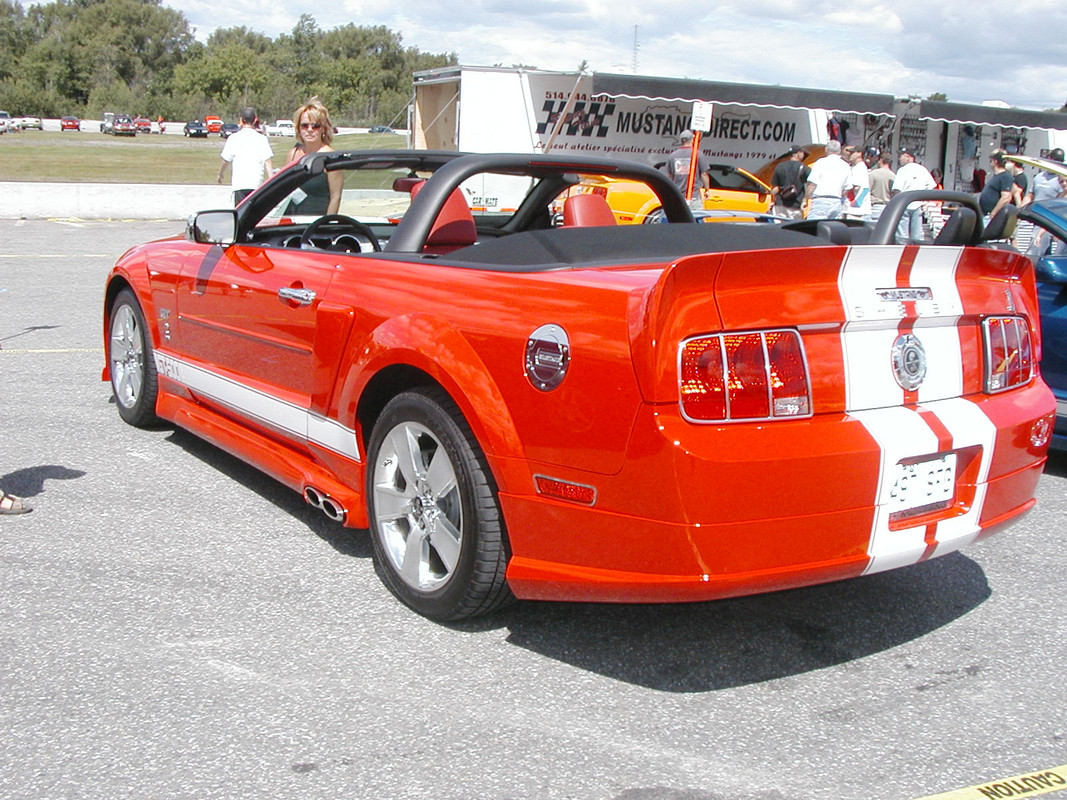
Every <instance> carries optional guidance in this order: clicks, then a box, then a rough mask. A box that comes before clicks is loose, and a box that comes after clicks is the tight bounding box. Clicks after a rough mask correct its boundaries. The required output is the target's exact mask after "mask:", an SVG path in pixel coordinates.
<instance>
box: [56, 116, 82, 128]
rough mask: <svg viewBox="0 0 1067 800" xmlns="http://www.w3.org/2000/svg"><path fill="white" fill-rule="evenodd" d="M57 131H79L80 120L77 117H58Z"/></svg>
mask: <svg viewBox="0 0 1067 800" xmlns="http://www.w3.org/2000/svg"><path fill="white" fill-rule="evenodd" d="M59 129H60V130H61V131H79V130H81V120H79V119H78V118H77V117H60V118H59Z"/></svg>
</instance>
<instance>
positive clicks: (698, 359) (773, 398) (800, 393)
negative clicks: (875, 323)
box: [679, 331, 811, 422]
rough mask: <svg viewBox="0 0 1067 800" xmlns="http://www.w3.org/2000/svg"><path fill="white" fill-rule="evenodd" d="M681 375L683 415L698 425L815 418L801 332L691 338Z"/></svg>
mask: <svg viewBox="0 0 1067 800" xmlns="http://www.w3.org/2000/svg"><path fill="white" fill-rule="evenodd" d="M679 373H680V386H679V390H680V396H681V409H682V415H683V416H684V417H685V418H686V419H688V420H691V421H693V422H736V421H742V420H745V421H748V420H761V419H786V418H788V419H796V418H797V417H808V416H811V390H810V388H809V386H810V384H809V382H808V366H807V360H806V359H805V357H804V348H803V346H802V344H801V341H800V335H799V334H798V333H797V332H796V331H756V332H752V333H723V334H716V335H713V336H698V337H696V338H693V339H688V340H686V341H685V342H683V343H682V348H681V356H680V364H679Z"/></svg>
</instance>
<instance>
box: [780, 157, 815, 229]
mask: <svg viewBox="0 0 1067 800" xmlns="http://www.w3.org/2000/svg"><path fill="white" fill-rule="evenodd" d="M807 157H808V151H807V150H805V149H804V148H803V147H797V146H796V145H794V146H793V147H790V148H789V158H787V159H786V160H784V161H780V162H779V163H778V165H777V166H775V168H774V174H773V175H772V176H771V196H773V197H774V214H775V216H779V217H786V218H788V219H801V218H802V217H803V216H804V211H803V208H804V185H805V184H806V183H807V181H808V173H809V172H810V171H811V170H810V169H809V167H808V165H807V164H805V163H804V159H805V158H807ZM783 189H784V190H785V191H784V194H783Z"/></svg>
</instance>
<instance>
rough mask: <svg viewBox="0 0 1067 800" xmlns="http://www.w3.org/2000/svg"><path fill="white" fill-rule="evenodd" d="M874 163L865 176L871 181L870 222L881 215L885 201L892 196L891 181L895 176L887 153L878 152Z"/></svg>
mask: <svg viewBox="0 0 1067 800" xmlns="http://www.w3.org/2000/svg"><path fill="white" fill-rule="evenodd" d="M875 164H876V166H875V168H874V169H872V170H871V171H870V173H869V174H868V176H867V177H868V179H869V180H870V183H871V221H872V222H876V221H877V220H878V218H879V217H881V216H882V212H883V211H885V207H886V203H888V202H889V200H890V199H891V198H892V197H893V181H894V180H895V179H896V177H897V175H896V173H895V172H893V170H892V168H891V167H890V158H889V155H888V154H886V153H882V154H880V155H879V156H878V159H877V161H876V162H875Z"/></svg>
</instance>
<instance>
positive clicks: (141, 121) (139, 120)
mask: <svg viewBox="0 0 1067 800" xmlns="http://www.w3.org/2000/svg"><path fill="white" fill-rule="evenodd" d="M133 124H134V125H135V126H136V128H137V132H138V133H151V132H152V120H150V119H148V118H147V117H134V118H133Z"/></svg>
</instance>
